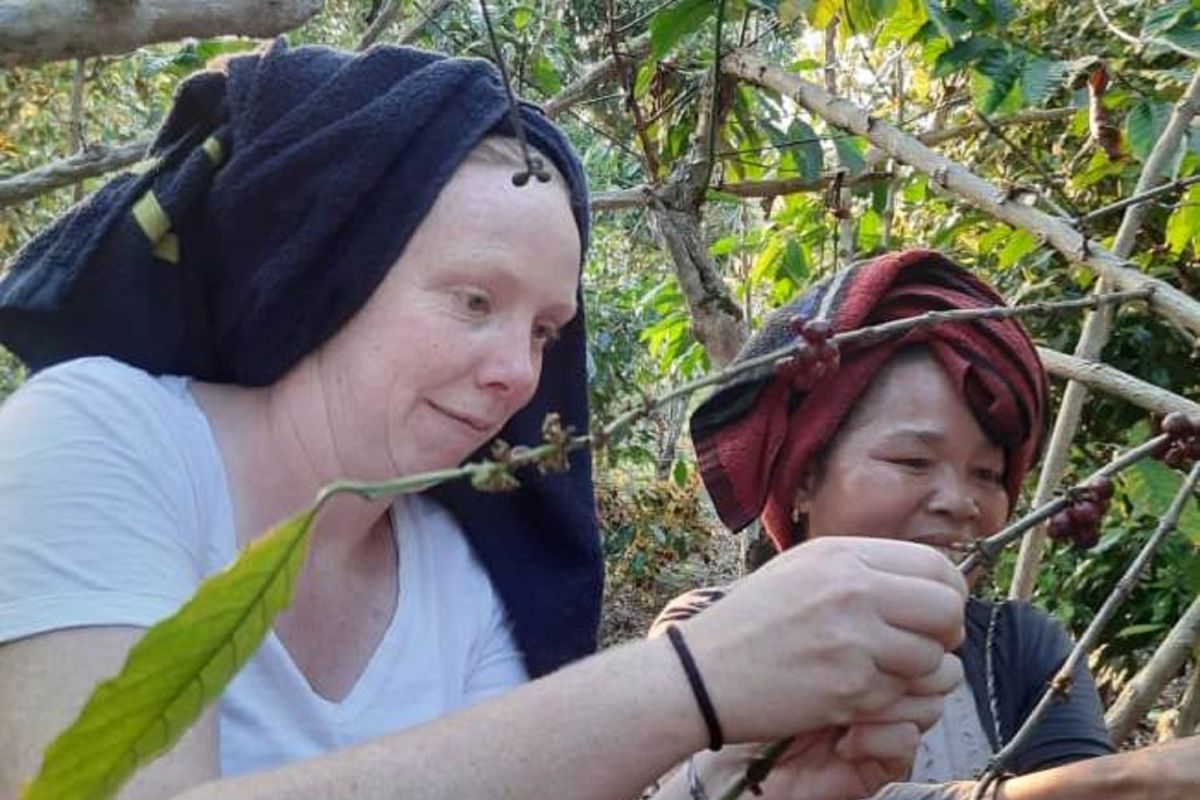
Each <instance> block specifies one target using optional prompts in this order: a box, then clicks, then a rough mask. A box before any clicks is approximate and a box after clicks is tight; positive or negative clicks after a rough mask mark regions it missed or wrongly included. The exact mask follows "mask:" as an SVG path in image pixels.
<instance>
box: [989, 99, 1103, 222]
mask: <svg viewBox="0 0 1200 800" xmlns="http://www.w3.org/2000/svg"><path fill="white" fill-rule="evenodd" d="M975 116H976V117H977V118H978V119H979V121H980V122H982V123H983V125H984V127H986V128H987V129H988V132H989V133H991V135H992V136H995V137H996V138H997V139H999V140H1000V141H1002V142H1004V144H1005V145H1006V146H1007V147H1008V149H1009V150H1011V151H1012V152H1013V153H1015V154H1016V156H1017V157H1018V158H1020V159H1021V160H1022V161H1024V162H1025V163H1026V164H1028V165H1029V166H1031V167H1033V169H1034V171H1035V172H1037V174H1038V175H1039V176H1041V178H1042V181H1043V185H1044V186H1045V187H1046V189H1047V190H1049V191H1051V192H1053V193H1054V194H1056V195H1058V199H1059V200H1060V201H1062V204H1063V205H1064V206H1066V208H1067V210H1068V211H1070V212H1071V216H1072V217H1075V218H1076V220H1078V219H1080V215H1079V210H1078V209H1077V208H1076V207H1075V204H1074V203H1072V202H1071V198H1069V197H1067V195H1066V192H1063V191H1062V190H1061V189H1059V188H1058V184H1057V183H1056V182H1055V180H1054V176H1052V175H1051V174H1050V173H1049V172H1047V171H1046V168H1045V167H1044V166H1043V165H1042V162H1040V161H1038V160H1037V159H1036V158H1034V157H1033V156H1031V155H1030V154H1029V153H1028V152H1027V151H1026V150H1025V148H1023V147H1018V146H1017V145H1016V143H1015V142H1013V140H1012V139H1009V138H1008V137H1007V136H1006V135H1005V134H1004V131H1002V130H1000V128H999V126H997V125H996V124H995V123H994V122H992V121H991V120H990V119H988V116H987V115H986V114H984V113H983V112H982V111H980V110H978V109H976V110H975Z"/></svg>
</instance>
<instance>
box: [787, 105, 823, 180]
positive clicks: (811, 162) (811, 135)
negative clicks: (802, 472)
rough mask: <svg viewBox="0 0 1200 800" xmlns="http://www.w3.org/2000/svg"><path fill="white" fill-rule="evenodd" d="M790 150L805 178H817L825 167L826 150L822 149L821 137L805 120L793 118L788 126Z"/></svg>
mask: <svg viewBox="0 0 1200 800" xmlns="http://www.w3.org/2000/svg"><path fill="white" fill-rule="evenodd" d="M787 138H788V141H789V142H790V144H789V146H788V150H789V151H790V152H791V153H793V154H794V155H795V157H796V166H797V168H799V170H800V174H801V176H802V177H803V178H804V179H805V180H810V181H811V180H816V179H817V178H818V177H820V175H821V172H822V171H823V170H824V169H825V152H824V151H823V150H822V149H821V137H819V136H817V132H816V131H814V130H813V129H812V127H811V126H810V125H809V124H808V123H807V122H805V121H803V120H801V119H794V120H792V124H791V125H789V126H788V132H787Z"/></svg>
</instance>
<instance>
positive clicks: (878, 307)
mask: <svg viewBox="0 0 1200 800" xmlns="http://www.w3.org/2000/svg"><path fill="white" fill-rule="evenodd" d="M996 305H1004V299H1003V298H1002V297H1000V295H999V294H997V293H996V292H995V290H993V289H992V288H991V287H989V286H988V285H987V284H985V283H983V282H982V281H981V280H979V279H978V278H976V277H975V276H974V275H972V274H971V273H969V272H967V271H966V270H965V269H963V268H962V267H959V266H958V265H957V264H954V263H953V262H951V261H950V260H949V259H947V258H946V257H945V256H943V255H941V254H940V253H936V252H933V251H931V250H907V251H903V252H899V253H889V254H887V255H883V256H879V257H878V258H874V259H871V260H869V261H864V262H860V263H858V264H855V265H852V266H850V267H847V268H846V269H845V270H842V271H841V272H838V273H837V274H836V275H834V276H833V277H831V278H829V279H828V280H825V281H822V282H821V283H820V284H818V285H817V286H815V287H814V288H813V289H812V290H811V291H809V292H808V293H807V294H805V295H804V296H803V297H801V298H799V299H798V300H796V301H795V302H794V303H792V304H790V305H788V306H786V307H784V308H781V309H779V310H778V311H776V312H775V313H774V314H772V315H771V317H770V318H769V319H768V320H767V322H766V324H765V325H764V326H763V328H762V330H760V331H759V332H758V333H757V334H755V336H754V337H753V338H752V339H751V340H750V341H749V342H748V343H747V344H746V346H745V347H743V348H742V351H741V352H740V353H739V354H738V356H737V358H735V359H734V361H733V363H734V364H737V363H738V362H739V361H743V360H746V359H749V358H753V357H755V356H758V355H762V354H764V353H769V352H771V351H773V350H777V349H779V348H780V347H783V346H785V345H787V344H788V343H790V342H791V341H792V340H793V339H794V338H795V336H796V333H795V329H794V327H793V325H792V321H793V319H794V318H795V317H796V316H798V315H799V316H803V317H805V318H808V319H818V318H819V319H824V320H827V321H828V322H829V324H830V326H831V328H832V329H833V331H834V333H841V332H843V331H849V330H853V329H856V328H861V327H865V326H867V325H875V324H878V323H881V322H888V321H890V320H895V319H903V318H905V317H912V316H917V315H920V314H923V313H925V312H927V311H936V310H945V309H955V308H982V307H987V306H996ZM914 344H921V345H924V346H926V347H928V348H929V350H930V352H931V353H932V354H933V355H934V357H935V358H936V359H937V360H938V362H939V363H940V364H941V365H942V367H943V368H944V369H945V370H946V372H947V374H948V375H949V376H950V379H951V381H952V382H953V383H954V385H955V386H956V387H957V388H958V391H959V394H960V395H961V396H962V398H963V399H964V400H965V401H966V403H967V405H968V406H969V407H970V408H971V411H972V413H973V414H974V415H975V418H976V420H978V422H979V424H980V426H981V427H983V429H984V430H985V431H986V432H987V434H988V435H989V436H990V437H992V439H993V440H995V441H996V442H997V443H998V444H999V445H1001V446H1002V447H1003V448H1004V450H1005V454H1006V459H1005V475H1004V485H1005V488H1006V490H1007V492H1008V497H1009V507H1010V509H1011V507H1012V506H1013V505H1014V504H1015V503H1016V499H1017V495H1018V493H1019V491H1020V486H1021V480H1022V478H1023V477H1024V476H1025V473H1026V472H1028V470H1029V468H1030V467H1031V466H1032V465H1033V462H1034V461H1035V460H1036V459H1037V456H1038V454H1039V452H1040V449H1041V446H1042V440H1043V438H1044V433H1045V419H1046V403H1047V397H1048V387H1047V384H1046V373H1045V369H1044V368H1043V367H1042V364H1041V361H1040V360H1039V359H1038V356H1037V351H1036V350H1035V349H1034V346H1033V342H1032V341H1031V340H1030V338H1029V334H1028V333H1026V331H1025V329H1024V327H1023V326H1022V325H1021V324H1020V322H1018V321H1016V320H1015V319H1004V320H1000V319H987V320H975V321H971V322H961V323H953V324H944V325H938V326H935V327H932V328H924V329H917V330H911V331H909V332H907V333H905V334H901V335H898V336H895V337H893V338H890V339H887V340H885V341H882V342H876V343H873V344H869V345H865V346H863V347H860V348H853V347H852V348H850V349H849V350H848V351H846V352H843V353H842V354H841V367H840V368H839V369H838V370H837V371H836V372H835V373H833V374H832V375H831V376H830V377H826V378H825V379H823V380H821V381H819V382H818V383H817V384H816V385H815V386H813V387H812V388H811V389H807V388H804V387H799V386H796V385H794V384H793V382H792V380H791V377H790V375H788V374H782V373H777V372H776V371H775V369H774V368H773V367H770V366H767V367H764V368H763V369H761V370H757V371H751V372H748V373H744V374H743V375H742V376H741V377H740V378H738V379H737V380H736V381H735V382H733V383H730V384H727V385H726V386H724V387H722V388H721V389H719V390H718V391H716V392H715V393H714V394H713V395H712V396H711V397H709V398H708V399H707V400H706V401H705V402H704V403H703V404H702V405H701V406H700V407H699V408H698V409H697V410H696V412H695V413H694V414H693V415H692V419H691V429H692V442H693V444H694V445H695V448H696V453H697V456H698V458H699V463H700V473H701V475H702V476H703V478H704V482H705V485H706V486H707V488H708V492H709V494H710V495H711V496H712V499H713V503H714V505H715V506H716V509H717V513H718V514H719V515H720V517H721V520H722V521H723V522H724V523H725V524H726V525H728V526H729V528H730V529H731V530H735V531H737V530H741V529H742V528H744V527H745V526H746V525H748V524H749V523H750V522H752V521H753V520H754V518H755V517H758V516H760V515H761V517H762V521H763V525H764V527H765V528H766V530H767V533H768V534H769V535H770V536H771V538H772V540H773V541H774V542H775V544H776V546H777V547H779V548H780V549H784V548H786V547H788V546H790V545H791V544H793V543H795V542H796V541H797V540H799V539H800V538H802V536H803V530H802V529H798V528H797V524H796V523H795V522H793V520H792V513H791V512H792V500H793V497H794V495H795V489H796V485H797V483H798V481H799V479H800V476H801V475H802V473H803V471H804V468H805V466H806V465H807V464H808V463H809V462H810V460H811V459H812V458H813V457H814V456H815V455H817V454H818V453H820V452H821V450H822V448H823V447H824V446H825V445H826V444H827V443H828V442H829V441H830V439H832V438H833V435H834V434H835V433H836V432H837V430H838V428H839V427H840V426H841V424H842V422H843V421H844V420H845V418H846V415H847V414H849V412H850V410H851V409H852V408H853V407H854V405H855V403H857V401H858V399H859V397H861V396H862V394H863V392H865V391H866V389H867V387H868V386H869V385H870V383H871V381H872V379H873V378H874V377H875V375H876V374H878V373H879V371H880V370H881V369H882V368H883V366H884V364H886V363H887V361H888V360H889V359H890V358H891V357H892V356H893V355H894V354H895V353H896V352H897V350H899V349H901V348H904V347H908V346H911V345H914Z"/></svg>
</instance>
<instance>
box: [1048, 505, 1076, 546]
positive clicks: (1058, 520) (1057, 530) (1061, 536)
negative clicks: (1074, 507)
mask: <svg viewBox="0 0 1200 800" xmlns="http://www.w3.org/2000/svg"><path fill="white" fill-rule="evenodd" d="M1074 530H1075V525H1074V523H1072V522H1071V517H1070V516H1069V515H1068V514H1067V512H1066V511H1060V512H1058V513H1057V514H1055V515H1054V516H1053V517H1051V518H1050V525H1049V526H1048V527H1047V529H1046V533H1047V535H1048V536H1049V537H1050V538H1051V539H1053V540H1055V541H1056V542H1065V541H1067V540H1068V539H1070V538H1072V534H1073V533H1074Z"/></svg>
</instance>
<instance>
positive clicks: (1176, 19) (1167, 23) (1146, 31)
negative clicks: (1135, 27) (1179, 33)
mask: <svg viewBox="0 0 1200 800" xmlns="http://www.w3.org/2000/svg"><path fill="white" fill-rule="evenodd" d="M1191 11H1192V3H1191V0H1172V1H1171V2H1169V3H1163V4H1162V5H1161V6H1159V7H1158V8H1155V9H1152V10H1151V11H1149V12H1148V13H1147V14H1146V19H1145V21H1144V22H1143V23H1142V36H1143V37H1144V38H1146V39H1153V38H1155V37H1156V36H1161V35H1162V34H1164V33H1166V32H1167V31H1169V30H1171V29H1172V28H1174V27H1176V26H1177V25H1179V24H1180V23H1181V22H1183V21H1184V17H1185V16H1186V15H1188V14H1189V13H1190V12H1191Z"/></svg>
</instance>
